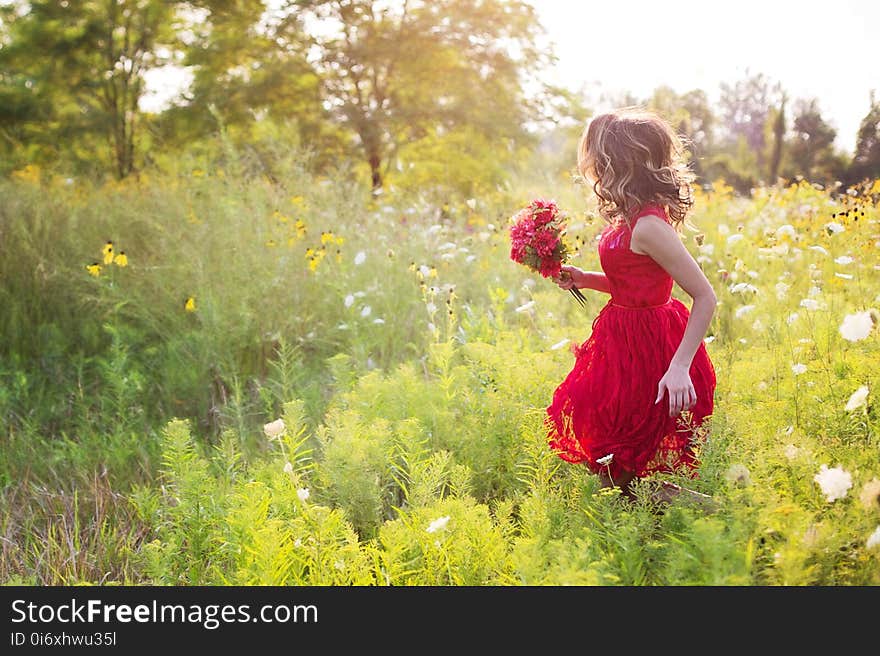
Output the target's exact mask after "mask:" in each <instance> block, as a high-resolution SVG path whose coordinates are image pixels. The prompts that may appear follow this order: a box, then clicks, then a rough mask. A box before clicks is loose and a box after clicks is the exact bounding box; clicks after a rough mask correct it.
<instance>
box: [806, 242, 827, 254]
mask: <svg viewBox="0 0 880 656" xmlns="http://www.w3.org/2000/svg"><path fill="white" fill-rule="evenodd" d="M810 250H811V251H816V252H817V253H822V255H828V251H826V250H825V249H824V248H823V247H822V246H819V245H818V244H817V245H816V246H810Z"/></svg>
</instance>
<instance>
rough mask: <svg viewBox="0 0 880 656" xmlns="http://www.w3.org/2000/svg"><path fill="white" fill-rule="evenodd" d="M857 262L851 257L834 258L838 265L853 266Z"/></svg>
mask: <svg viewBox="0 0 880 656" xmlns="http://www.w3.org/2000/svg"><path fill="white" fill-rule="evenodd" d="M854 261H855V260H853V259H852V258H851V257H850V256H849V255H841V256H840V257H836V258H834V262H835V263H836V264H852V263H853V262H854Z"/></svg>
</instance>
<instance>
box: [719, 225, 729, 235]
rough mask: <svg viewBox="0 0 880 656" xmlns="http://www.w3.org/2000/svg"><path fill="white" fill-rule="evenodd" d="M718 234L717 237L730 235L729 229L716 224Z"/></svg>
mask: <svg viewBox="0 0 880 656" xmlns="http://www.w3.org/2000/svg"><path fill="white" fill-rule="evenodd" d="M718 234H719V235H729V234H730V228H729V227H728V226H727V224H726V223H719V224H718Z"/></svg>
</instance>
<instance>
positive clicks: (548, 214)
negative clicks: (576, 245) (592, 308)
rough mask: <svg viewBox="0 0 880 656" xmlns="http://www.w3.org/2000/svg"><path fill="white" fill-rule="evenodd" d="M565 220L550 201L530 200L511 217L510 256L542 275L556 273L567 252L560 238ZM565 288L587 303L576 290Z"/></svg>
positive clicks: (579, 300)
mask: <svg viewBox="0 0 880 656" xmlns="http://www.w3.org/2000/svg"><path fill="white" fill-rule="evenodd" d="M566 220H567V217H566V216H565V215H564V214H562V213H560V211H559V208H558V207H557V206H556V203H555V202H553V201H552V200H543V199H540V198H539V199H536V200H533V201H532V202H531V203H529V205H528V206H527V207H525V208H523V209H521V210H520V211H519V212H517V213H516V214H514V215H513V217H511V219H510V243H511V246H510V259H511V260H513V261H514V262H517V263H518V264H524V265H525V266H527V267H528V268H529V269H531V270H532V271H537V272H538V273H540V274H541V275H542V276H544V277H545V278H551V277H555V276H558V275H559V272H560V271H561V270H562V265H563V264H564V263H565V261H566V259H567V258H568V256H569V254H570V251H569V248H568V245H567V244H566V243H565V240H564V239H563V236H564V234H565V224H566ZM568 291H570V292H571V294H572V296H574V297H575V298H576V299H577V300H578V302H579V303H580V304H581V305H584V304H586V299H585V298H584V295H583V294H581V291H580V290H579V289H577V288H576V287H572V288H571V289H569V290H568Z"/></svg>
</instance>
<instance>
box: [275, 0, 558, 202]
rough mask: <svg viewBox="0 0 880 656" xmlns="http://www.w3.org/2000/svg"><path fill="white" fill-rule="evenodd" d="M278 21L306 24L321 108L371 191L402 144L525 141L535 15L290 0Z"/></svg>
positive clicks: (496, 6)
mask: <svg viewBox="0 0 880 656" xmlns="http://www.w3.org/2000/svg"><path fill="white" fill-rule="evenodd" d="M282 15H287V16H290V15H295V16H297V17H298V18H299V19H300V20H305V21H307V22H308V24H310V25H314V26H316V29H313V30H312V31H311V38H310V43H309V44H308V45H309V46H310V51H311V52H312V53H314V66H315V69H316V71H317V73H318V79H319V80H320V85H321V92H322V97H323V99H324V103H325V105H326V106H327V107H329V108H330V111H331V112H332V114H333V116H334V117H335V118H336V119H337V120H338V121H339V122H340V123H341V124H342V125H344V126H346V127H347V128H348V129H349V130H350V131H351V132H352V133H353V134H354V135H355V136H356V138H357V141H358V145H359V147H360V149H361V156H362V157H363V160H364V161H365V162H366V164H367V165H368V167H369V172H370V182H371V186H372V189H373V190H374V191H378V190H379V189H381V188H382V186H383V182H384V177H385V175H386V173H387V172H388V168H389V166H391V165H392V163H393V162H395V160H396V157H397V154H398V152H399V149H400V148H401V146H402V145H404V144H407V143H412V142H414V141H417V140H419V139H422V138H431V139H434V138H435V137H437V136H440V137H442V136H443V135H444V134H446V133H448V132H450V131H453V130H456V129H457V128H459V127H464V126H467V127H468V128H474V129H477V130H479V132H480V133H481V134H482V135H484V136H485V137H486V138H487V139H488V140H490V141H491V140H505V139H517V138H523V137H524V136H525V133H524V131H523V126H524V124H525V123H526V122H527V121H528V120H529V119H531V118H534V117H535V116H536V115H537V113H538V110H537V103H536V102H533V101H532V99H531V98H530V97H529V96H527V95H526V93H525V92H524V89H523V75H524V71H526V70H527V68H526V67H525V66H522V64H524V63H528V70H535V71H536V70H539V69H540V68H541V66H542V65H543V64H545V63H546V62H548V61H549V55H548V54H547V53H546V52H545V51H542V50H541V49H539V48H537V47H536V38H537V35H538V34H539V32H540V24H539V23H538V20H537V18H536V14H535V10H534V9H533V8H532V7H531V6H529V5H528V4H526V3H525V2H520V1H519V0H507V1H504V0H484V1H483V2H479V3H472V2H466V1H465V0H435V1H433V2H429V1H426V0H400V1H398V2H388V3H382V4H381V5H380V3H376V2H372V1H370V0H291V1H289V2H288V3H287V4H286V5H285V6H284V7H283V9H282Z"/></svg>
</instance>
